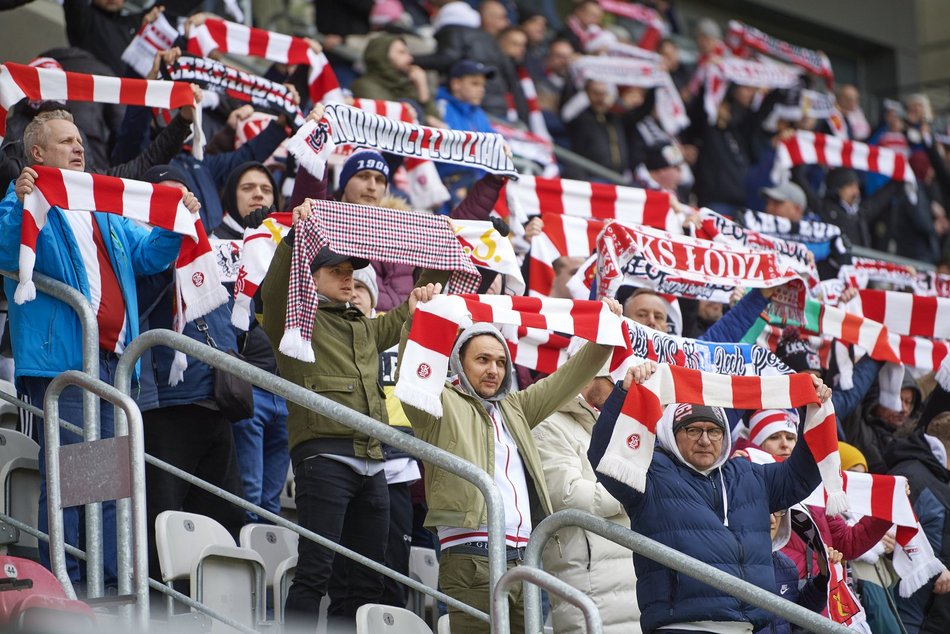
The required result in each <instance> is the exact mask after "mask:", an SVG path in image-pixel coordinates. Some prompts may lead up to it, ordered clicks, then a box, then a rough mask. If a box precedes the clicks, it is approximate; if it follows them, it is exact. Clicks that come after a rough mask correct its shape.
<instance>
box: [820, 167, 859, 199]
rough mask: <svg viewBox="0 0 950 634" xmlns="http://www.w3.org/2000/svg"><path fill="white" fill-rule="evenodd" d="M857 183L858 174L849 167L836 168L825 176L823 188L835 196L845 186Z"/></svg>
mask: <svg viewBox="0 0 950 634" xmlns="http://www.w3.org/2000/svg"><path fill="white" fill-rule="evenodd" d="M857 182H859V181H858V173H857V172H855V171H854V170H853V169H851V168H849V167H836V168H835V169H833V170H831V171H830V172H828V175H827V176H825V188H826V189H827V190H828V192H829V193H832V194H837V193H838V190H839V189H841V188H842V187H844V186H845V185H850V184H851V183H857Z"/></svg>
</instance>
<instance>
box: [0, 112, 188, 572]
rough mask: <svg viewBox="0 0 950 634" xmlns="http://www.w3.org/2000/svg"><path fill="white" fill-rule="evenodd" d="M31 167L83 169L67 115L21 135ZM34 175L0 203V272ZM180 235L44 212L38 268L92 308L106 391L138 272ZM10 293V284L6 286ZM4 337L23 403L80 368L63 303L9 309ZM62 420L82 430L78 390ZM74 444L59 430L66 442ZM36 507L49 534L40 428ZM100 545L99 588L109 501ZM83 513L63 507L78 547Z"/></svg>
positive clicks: (15, 240)
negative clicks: (55, 379)
mask: <svg viewBox="0 0 950 634" xmlns="http://www.w3.org/2000/svg"><path fill="white" fill-rule="evenodd" d="M23 147H24V153H25V155H26V160H27V163H28V165H43V166H46V167H55V168H59V169H68V170H75V171H80V172H81V171H84V170H85V166H86V162H85V154H84V151H83V147H82V140H81V137H80V134H79V130H78V129H77V128H76V126H75V124H74V123H73V120H72V115H71V114H69V113H68V112H67V111H65V110H52V111H48V112H43V113H41V114H39V115H37V116H36V118H35V119H33V121H32V122H30V124H29V125H27V127H26V129H25V130H24V132H23ZM36 176H37V174H36V171H35V170H33V169H31V168H30V167H25V168H23V171H22V172H21V173H20V176H19V177H18V178H17V180H16V181H15V182H14V183H13V184H11V186H10V187H9V188H8V189H7V193H6V196H5V197H4V198H3V200H2V201H0V268H2V269H5V270H8V271H16V270H18V267H19V263H18V255H19V249H20V226H21V223H22V220H23V199H24V197H25V196H26V195H28V194H29V193H30V192H32V191H33V189H34V182H35V180H36ZM184 203H185V205H186V206H187V207H188V209H189V210H190V211H191V212H192V213H197V212H198V207H199V205H198V202H197V200H196V199H195V197H194V196H193V195H192V194H190V193H188V194H186V195H185V198H184ZM180 246H181V236H179V235H176V234H174V233H171V232H170V231H166V230H164V229H158V228H155V229H151V230H149V229H144V228H142V227H140V226H139V225H137V224H136V223H135V222H133V221H131V220H127V219H125V218H123V217H121V216H118V215H115V214H109V213H100V212H94V213H91V214H87V213H79V212H64V211H63V210H62V209H60V208H59V207H52V208H51V209H50V211H49V216H48V218H47V223H46V225H45V226H44V227H43V229H42V230H41V231H40V233H39V236H38V237H37V243H36V268H35V270H36V271H37V272H38V273H42V274H43V275H46V276H48V277H51V278H53V279H55V280H59V281H61V282H63V283H65V284H67V285H69V286H71V287H73V288H75V289H77V290H79V291H80V292H81V293H82V294H83V295H85V296H86V299H88V300H89V302H90V304H91V305H92V308H93V312H95V313H96V316H97V321H98V325H99V377H100V378H101V379H102V380H103V381H105V382H106V383H108V384H110V385H112V384H113V382H114V378H115V368H116V364H117V363H118V359H119V355H120V354H121V353H122V351H123V350H124V349H125V346H127V345H128V344H129V342H130V341H132V339H134V338H135V337H136V336H138V334H139V329H138V321H139V320H138V301H137V299H136V291H135V276H136V275H151V274H154V273H158V272H159V271H162V270H164V269H166V268H168V266H169V265H170V264H171V263H172V262H174V261H175V258H176V257H177V256H178V250H179V247H180ZM4 284H5V290H6V293H7V296H8V297H13V292H14V290H15V288H16V282H15V281H13V280H9V279H7V280H4ZM10 332H11V343H12V346H13V361H14V364H15V366H16V380H17V385H18V388H19V390H20V392H22V393H23V394H24V395H25V397H26V399H27V400H28V401H29V402H30V403H33V404H34V405H37V406H39V407H42V405H43V396H44V394H45V393H46V388H47V386H48V385H49V383H50V381H51V380H52V378H53V377H55V376H56V375H58V374H60V373H61V372H64V371H66V370H81V369H82V361H83V360H82V344H83V335H84V333H83V332H82V328H81V326H80V323H79V317H78V316H77V315H76V313H75V312H74V311H73V309H72V308H70V307H69V306H68V305H67V304H65V303H64V302H61V301H59V300H57V299H53V298H52V297H50V296H48V295H44V294H43V293H39V294H38V295H37V297H36V299H34V300H33V301H31V302H27V303H25V304H22V305H20V304H16V303H13V302H11V303H10ZM59 403H60V405H59V407H60V417H61V418H62V419H63V420H66V421H68V422H71V423H73V424H75V425H82V424H83V415H82V392H81V391H80V390H79V389H78V388H75V387H70V388H67V389H66V390H64V391H63V393H62V396H61V397H60V400H59ZM99 410H100V412H99V413H100V424H101V436H102V437H103V438H108V437H111V436H112V435H113V433H114V429H113V420H112V407H109V406H102V407H100V408H99ZM80 440H81V439H80V438H79V437H78V436H76V435H75V434H72V433H69V432H66V431H61V432H60V441H61V442H62V443H63V444H69V443H76V442H79V441H80ZM39 443H40V453H39V464H40V487H41V488H40V504H39V507H40V508H39V520H38V522H39V524H38V526H39V529H40V530H41V531H44V532H47V531H48V526H49V525H48V517H47V511H46V475H45V474H46V470H45V455H44V450H43V445H44V443H43V430H42V427H39ZM102 508H103V524H102V527H103V544H104V549H105V550H104V557H105V581H106V584H107V585H109V584H115V579H116V549H115V548H116V547H115V503H114V502H110V503H105V504H103V507H102ZM81 516H82V509H81V508H80V507H71V508H67V509H65V510H64V511H63V525H64V528H65V536H66V542H67V543H69V544H72V545H76V546H78V545H79V526H80V519H81ZM40 560H41V561H42V562H43V563H44V565H46V566H48V565H49V552H48V550H47V549H45V548H41V549H40ZM66 561H67V567H68V569H69V576H70V579H72V580H74V581H77V580H79V579H80V569H79V562H78V561H77V560H76V559H74V558H72V557H70V556H68V555H67V558H66Z"/></svg>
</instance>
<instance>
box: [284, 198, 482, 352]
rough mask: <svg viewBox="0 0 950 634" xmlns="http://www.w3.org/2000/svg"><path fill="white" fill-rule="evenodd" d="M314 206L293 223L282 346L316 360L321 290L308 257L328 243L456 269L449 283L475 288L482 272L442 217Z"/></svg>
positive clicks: (341, 249) (360, 253)
mask: <svg viewBox="0 0 950 634" xmlns="http://www.w3.org/2000/svg"><path fill="white" fill-rule="evenodd" d="M312 204H313V212H312V214H311V216H310V217H309V218H308V219H307V220H306V221H305V222H298V223H297V224H296V225H295V227H296V229H295V237H294V251H293V256H292V259H291V265H290V266H291V268H290V289H289V294H288V297H287V321H286V325H285V329H284V336H283V337H282V338H281V340H280V351H281V352H283V353H284V354H286V355H287V356H290V357H293V358H295V359H299V360H301V361H307V362H310V363H313V362H314V360H315V359H314V354H313V347H312V345H311V336H312V332H313V320H314V317H315V316H316V310H317V290H316V289H315V288H314V285H313V275H312V274H311V272H310V263H311V262H312V261H313V258H314V257H315V256H316V255H317V252H319V251H320V249H321V248H323V247H324V246H328V247H330V249H331V250H333V252H334V253H337V254H340V255H347V256H350V257H358V258H365V259H367V260H370V261H380V262H392V263H395V264H409V265H412V266H420V267H424V268H429V269H438V270H443V271H452V276H451V277H450V278H449V286H450V287H451V288H452V289H454V290H461V291H462V292H471V291H475V290H477V289H478V285H479V282H480V280H481V277H480V276H479V274H478V271H476V270H475V266H474V265H473V264H472V260H471V259H470V258H469V257H468V256H466V255H465V252H464V251H463V250H462V246H461V245H460V244H459V242H458V240H456V239H455V236H454V235H453V234H452V231H451V229H449V225H448V223H447V222H446V221H445V219H443V218H439V217H436V216H432V215H431V214H424V213H419V212H413V211H404V210H395V209H382V208H380V207H363V206H361V205H350V204H346V203H338V202H333V201H328V200H315V201H312Z"/></svg>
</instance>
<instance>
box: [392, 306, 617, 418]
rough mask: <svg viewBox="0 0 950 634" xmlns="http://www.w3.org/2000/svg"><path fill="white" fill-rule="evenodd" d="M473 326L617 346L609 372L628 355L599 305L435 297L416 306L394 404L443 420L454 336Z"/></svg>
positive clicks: (607, 313)
mask: <svg viewBox="0 0 950 634" xmlns="http://www.w3.org/2000/svg"><path fill="white" fill-rule="evenodd" d="M474 322H489V323H494V324H499V325H505V324H508V325H513V326H523V327H525V328H537V329H540V330H544V331H550V330H553V331H556V332H558V333H564V334H570V335H576V336H578V337H581V338H583V339H587V340H588V341H594V342H597V343H600V344H604V345H610V346H615V347H616V351H615V353H614V361H613V363H612V364H611V365H612V366H616V365H618V364H619V363H620V361H621V360H622V359H623V358H625V357H626V356H628V354H629V347H628V343H627V341H626V338H625V336H624V328H623V321H622V319H621V317H619V316H618V315H614V314H613V313H612V312H610V309H609V308H608V307H607V305H606V304H604V303H603V302H594V301H589V300H571V299H553V298H543V299H542V298H534V297H514V296H511V295H439V296H437V297H435V298H433V299H432V300H431V301H428V302H425V303H419V304H417V305H416V312H415V315H414V316H413V319H412V328H411V329H410V330H409V339H408V340H407V342H406V347H405V349H404V351H403V356H402V359H401V361H400V364H399V367H400V370H401V372H400V373H399V381H398V382H397V383H396V390H395V395H396V398H398V399H399V400H400V401H402V402H403V403H405V404H407V405H411V406H413V407H416V408H418V409H421V410H422V411H424V412H428V413H429V414H432V415H433V416H442V400H441V394H442V389H443V387H444V384H445V379H446V376H447V374H448V369H449V357H450V356H451V354H452V348H453V347H454V345H455V339H456V336H457V335H458V331H459V329H461V328H466V327H468V326H470V325H471V324H472V323H474Z"/></svg>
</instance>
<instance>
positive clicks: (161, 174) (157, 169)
mask: <svg viewBox="0 0 950 634" xmlns="http://www.w3.org/2000/svg"><path fill="white" fill-rule="evenodd" d="M142 180H143V181H145V182H146V183H161V182H163V181H175V182H176V183H181V184H182V185H184V186H185V187H188V181H186V180H185V174H184V172H182V171H181V170H180V169H178V168H177V167H175V166H173V165H153V166H152V167H150V168H148V170H147V171H146V172H145V174H143V175H142Z"/></svg>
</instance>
